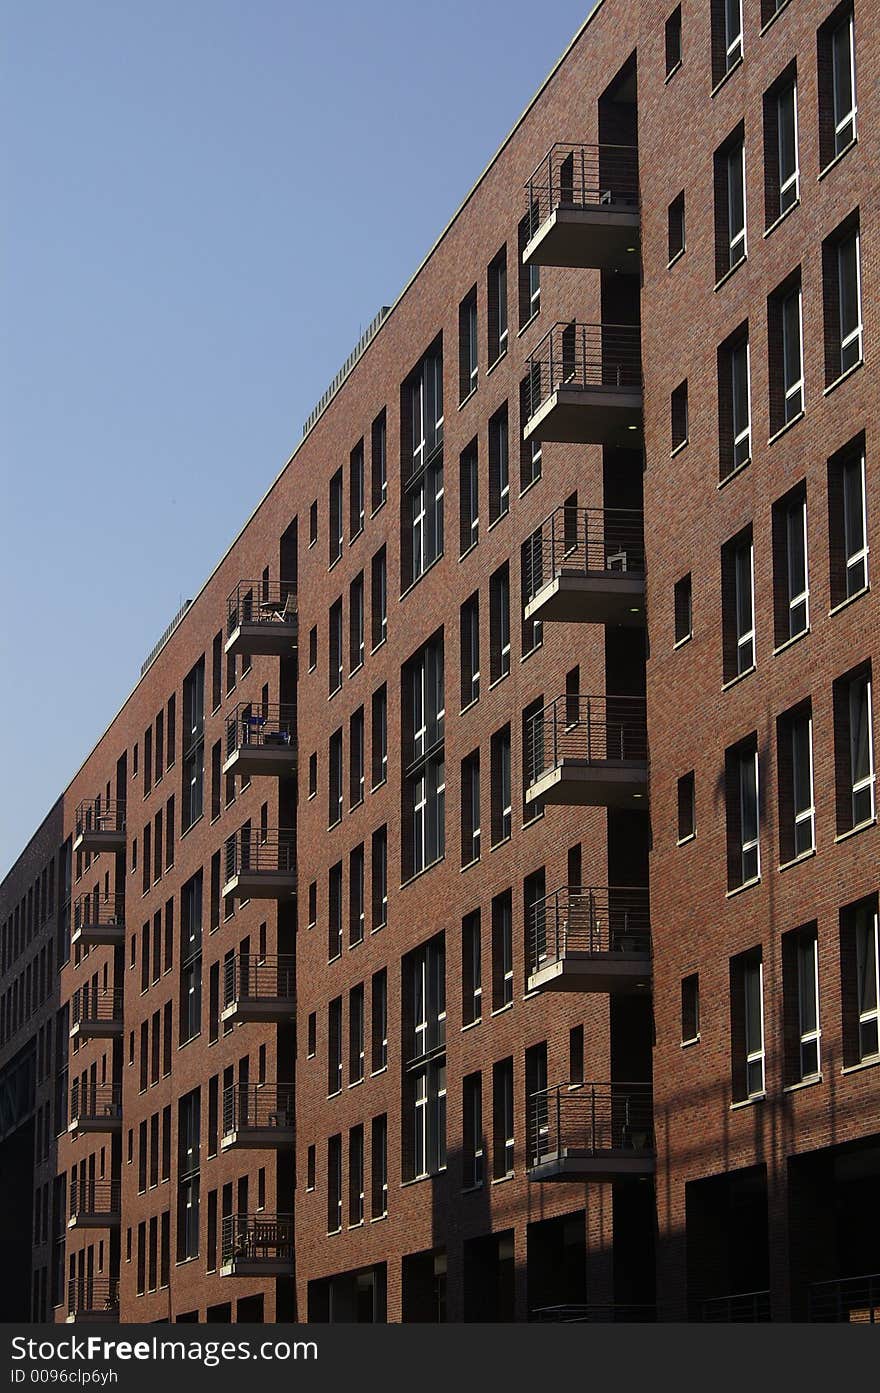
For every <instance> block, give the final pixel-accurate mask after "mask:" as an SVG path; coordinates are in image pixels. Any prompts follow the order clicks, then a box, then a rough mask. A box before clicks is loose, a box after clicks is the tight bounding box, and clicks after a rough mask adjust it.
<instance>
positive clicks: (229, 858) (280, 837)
mask: <svg viewBox="0 0 880 1393" xmlns="http://www.w3.org/2000/svg"><path fill="white" fill-rule="evenodd" d="M295 871H296V833H295V832H293V831H292V830H289V829H286V828H282V829H280V830H278V829H277V828H271V829H269V830H268V831H266V832H265V833H258V832H255V831H254V830H253V828H251V829H250V830H248V829H247V828H245V827H240V828H239V830H238V831H237V832H235V833H234V834H233V835H232V836H231V837H229V839H228V840H227V842H226V876H225V879H226V880H227V881H229V880H232V878H233V876H237V875H243V874H244V873H248V874H253V873H254V872H256V873H260V872H266V873H268V874H273V875H277V874H279V872H280V873H282V874H286V873H288V872H289V873H291V874H293V873H294V872H295Z"/></svg>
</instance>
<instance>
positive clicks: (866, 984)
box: [855, 905, 880, 1060]
mask: <svg viewBox="0 0 880 1393" xmlns="http://www.w3.org/2000/svg"><path fill="white" fill-rule="evenodd" d="M869 916H870V918H869ZM855 931H856V971H857V980H856V989H857V997H856V1000H857V1003H858V1013H859V1016H858V1027H859V1058H860V1060H865V1059H873V1058H875V1051H873V1050H869V1051H867V1052H863V1050H862V1031H863V1028H864V1027H866V1026H867V1027H869V1028H873V1029H874V1031H875V1033H876V1034H877V1035H878V1037H880V935H878V915H877V911H876V910H871V909H869V908H868V907H867V906H864V905H862V906H859V908H858V909H857V911H856V924H855ZM862 940H864V948H862ZM860 949H861V951H860ZM869 949H870V950H871V951H870V953H869V951H868V950H869ZM871 956H873V959H874V962H873V972H872V974H871V980H870V981H869V980H868V974H867V971H866V967H867V965H868V964H869V963H870V958H871ZM866 988H867V989H869V990H873V1005H870V1004H869V1005H868V1006H867V1007H865V1008H864V1009H863V1007H862V1002H863V1001H865V1000H866V999H867V1000H868V1001H869V1002H870V994H869V991H866Z"/></svg>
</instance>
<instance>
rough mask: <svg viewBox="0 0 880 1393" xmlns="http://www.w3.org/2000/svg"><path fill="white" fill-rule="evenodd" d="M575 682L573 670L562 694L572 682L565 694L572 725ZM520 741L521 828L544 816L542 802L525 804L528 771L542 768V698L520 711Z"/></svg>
mask: <svg viewBox="0 0 880 1393" xmlns="http://www.w3.org/2000/svg"><path fill="white" fill-rule="evenodd" d="M577 680H579V676H578V669H577V668H575V669H574V673H573V674H572V673H569V675H568V677H567V678H566V683H565V686H566V691H567V692H568V689H569V685H570V682H571V681H574V682H575V686H574V689H573V692H572V693H569V697H570V704H571V707H572V708H573V709H572V710H571V711H569V712H568V715H569V717H572V716H573V718H574V721H575V722H576V721H577V712H578V696H577V686H576V682H577ZM521 740H522V745H521V749H522V820H523V826H524V827H525V826H526V825H527V824H528V823H530V822H534V820H535V819H536V818H539V817H541V816H543V813H544V800H543V798H532V799H529V800H528V801H527V800H526V792H527V790H528V787H529V784H530V783H531V780H532V769H533V768H535V769H542V768H543V750H544V698H543V697H542V696H540V697H536V698H535V700H534V701H532V702H529V705H528V706H525V707H523V713H522V724H521Z"/></svg>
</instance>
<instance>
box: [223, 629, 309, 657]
mask: <svg viewBox="0 0 880 1393" xmlns="http://www.w3.org/2000/svg"><path fill="white" fill-rule="evenodd" d="M296 644H297V625H296V624H290V623H281V622H280V621H279V622H276V623H271V624H239V626H238V628H237V629H233V631H232V633H231V634H230V635H229V637H228V639H227V640H226V643H225V646H224V647H225V652H226V653H227V654H230V653H236V654H238V653H241V654H242V655H249V654H251V655H253V656H254V657H263V656H264V657H267V658H284V657H287V656H289V655H290V654H291V653H293V652H295V650H296Z"/></svg>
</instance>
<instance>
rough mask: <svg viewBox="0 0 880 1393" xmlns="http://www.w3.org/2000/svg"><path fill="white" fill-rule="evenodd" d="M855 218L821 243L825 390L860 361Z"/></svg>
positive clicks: (858, 261) (860, 289) (859, 280)
mask: <svg viewBox="0 0 880 1393" xmlns="http://www.w3.org/2000/svg"><path fill="white" fill-rule="evenodd" d="M859 241H860V239H859V223H858V214H856V215H854V217H851V218H848V219H847V222H846V223H845V224H844V226H843V227H842V228H838V229H837V231H836V232H834V233H832V235H831V236H830V237H828V238H826V239H825V241H824V242H823V243H822V278H823V285H824V296H823V299H824V306H825V381H826V384H827V385H828V386H830V385H831V383H832V382H835V381H836V380H837V378H838V377H841V376H842V375H843V373H845V372H849V371H850V369H851V368H854V367H856V366H857V364H859V363H860V362H861V361H862V357H863V345H862V279H861V265H860V246H859Z"/></svg>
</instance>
